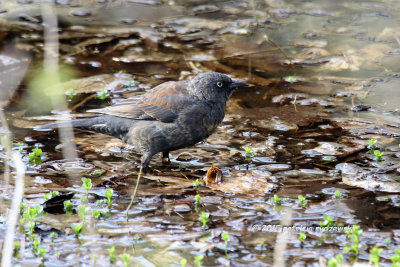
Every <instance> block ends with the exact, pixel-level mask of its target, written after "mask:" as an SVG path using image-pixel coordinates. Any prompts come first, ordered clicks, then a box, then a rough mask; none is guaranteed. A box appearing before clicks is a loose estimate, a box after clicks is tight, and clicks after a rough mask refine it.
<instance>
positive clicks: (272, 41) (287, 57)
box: [268, 37, 292, 62]
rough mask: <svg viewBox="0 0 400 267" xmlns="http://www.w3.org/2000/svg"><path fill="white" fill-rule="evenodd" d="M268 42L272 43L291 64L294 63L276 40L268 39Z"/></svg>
mask: <svg viewBox="0 0 400 267" xmlns="http://www.w3.org/2000/svg"><path fill="white" fill-rule="evenodd" d="M268 42H270V43H271V44H273V45H274V46H275V47H276V48H278V49H279V51H280V52H281V53H282V55H283V56H284V57H285V58H286V59H287V60H289V61H290V62H292V59H291V58H290V57H289V56H288V55H287V54H286V52H285V51H284V50H283V49H282V48H281V47H280V46H279V45H278V44H277V43H276V42H275V41H274V40H271V39H270V38H269V37H268Z"/></svg>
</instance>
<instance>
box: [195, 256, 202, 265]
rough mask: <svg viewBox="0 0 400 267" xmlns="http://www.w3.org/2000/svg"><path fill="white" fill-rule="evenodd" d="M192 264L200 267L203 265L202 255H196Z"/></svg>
mask: <svg viewBox="0 0 400 267" xmlns="http://www.w3.org/2000/svg"><path fill="white" fill-rule="evenodd" d="M194 264H196V266H198V267H200V266H202V265H203V255H197V256H195V257H194Z"/></svg>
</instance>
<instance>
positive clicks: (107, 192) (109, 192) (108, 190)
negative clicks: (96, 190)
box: [105, 188, 114, 208]
mask: <svg viewBox="0 0 400 267" xmlns="http://www.w3.org/2000/svg"><path fill="white" fill-rule="evenodd" d="M113 194H114V190H112V189H111V188H107V189H106V192H105V196H106V198H107V206H108V208H111V205H112V202H111V198H112V196H113Z"/></svg>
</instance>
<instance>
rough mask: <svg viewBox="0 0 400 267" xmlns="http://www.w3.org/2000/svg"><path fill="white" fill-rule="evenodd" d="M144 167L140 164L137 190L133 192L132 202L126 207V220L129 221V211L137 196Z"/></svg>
mask: <svg viewBox="0 0 400 267" xmlns="http://www.w3.org/2000/svg"><path fill="white" fill-rule="evenodd" d="M142 169H143V167H142V166H140V170H139V174H138V177H137V180H136V186H135V190H134V191H133V194H132V197H131V203H129V206H128V208H126V220H127V221H128V212H129V210H130V209H131V207H132V204H133V201H134V200H135V197H136V192H137V189H138V187H139V182H140V177H141V176H142Z"/></svg>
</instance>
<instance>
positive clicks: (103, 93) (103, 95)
mask: <svg viewBox="0 0 400 267" xmlns="http://www.w3.org/2000/svg"><path fill="white" fill-rule="evenodd" d="M109 96H110V93H109V92H108V91H107V90H106V89H102V90H100V91H99V92H97V96H96V97H97V99H100V100H106V99H107V98H108V97H109Z"/></svg>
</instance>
